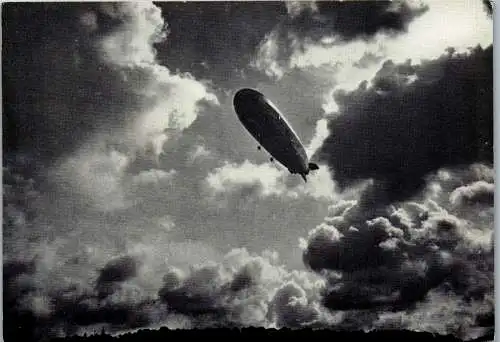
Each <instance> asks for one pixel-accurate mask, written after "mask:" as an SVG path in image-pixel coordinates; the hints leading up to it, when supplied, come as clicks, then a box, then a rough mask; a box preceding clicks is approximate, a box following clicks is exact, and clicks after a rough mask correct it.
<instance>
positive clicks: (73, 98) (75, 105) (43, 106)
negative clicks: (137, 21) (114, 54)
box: [3, 3, 141, 161]
mask: <svg viewBox="0 0 500 342" xmlns="http://www.w3.org/2000/svg"><path fill="white" fill-rule="evenodd" d="M88 13H92V14H93V15H95V16H96V18H97V20H98V26H97V27H96V29H95V30H91V31H89V30H88V29H87V26H85V25H82V24H81V21H80V17H81V16H82V15H84V14H88ZM3 18H4V20H3V28H4V32H5V36H6V37H9V39H7V40H6V43H5V46H4V52H3V53H4V59H3V85H4V88H3V89H4V96H3V103H4V113H5V115H4V121H3V123H4V147H5V148H4V155H7V156H8V155H10V154H11V153H13V154H15V153H16V152H18V151H26V150H27V151H28V152H29V153H30V154H31V155H34V156H36V158H37V159H39V160H40V161H43V160H47V159H48V160H51V161H53V160H54V159H56V158H58V157H60V156H62V155H68V154H70V153H71V152H73V151H74V149H75V148H76V147H78V146H79V144H81V143H82V141H86V140H87V139H88V138H89V136H90V135H91V134H92V133H93V132H96V131H97V130H105V129H111V128H112V127H121V126H123V123H124V122H126V120H127V119H129V118H127V117H126V113H130V112H131V111H132V110H133V109H134V108H136V109H137V108H138V107H139V106H140V105H141V102H140V101H139V98H138V97H137V95H136V94H134V93H133V92H132V91H131V89H130V88H128V87H127V85H126V84H124V83H123V80H122V77H121V75H120V74H119V72H118V71H117V70H113V69H112V68H110V67H109V66H108V65H106V64H105V63H103V61H102V60H101V59H100V57H99V51H98V49H96V43H97V42H98V40H99V39H100V38H101V37H102V36H103V35H105V34H107V33H109V32H110V30H111V29H112V28H113V27H116V25H117V21H113V20H111V19H110V18H109V17H107V16H106V15H105V14H104V13H103V12H102V11H100V8H99V5H96V4H61V5H54V4H45V3H32V4H30V5H29V6H26V5H25V4H16V3H11V4H6V6H4V11H3ZM19 22H22V23H25V24H23V25H18V24H17V23H19ZM13 63H15V64H13ZM18 65H22V68H19V67H16V66H18Z"/></svg>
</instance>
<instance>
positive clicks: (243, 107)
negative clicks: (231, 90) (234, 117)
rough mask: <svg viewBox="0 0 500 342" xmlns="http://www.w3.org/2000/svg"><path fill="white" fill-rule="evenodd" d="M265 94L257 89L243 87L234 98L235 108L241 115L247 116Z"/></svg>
mask: <svg viewBox="0 0 500 342" xmlns="http://www.w3.org/2000/svg"><path fill="white" fill-rule="evenodd" d="M262 96H263V95H262V94H261V93H259V92H258V91H256V90H253V89H250V88H243V89H240V90H238V91H237V92H236V94H235V95H234V99H233V105H234V109H235V110H236V113H237V114H238V116H240V117H245V116H246V115H248V114H249V113H251V112H252V109H255V107H256V105H257V104H258V102H259V99H260V98H261V97H262Z"/></svg>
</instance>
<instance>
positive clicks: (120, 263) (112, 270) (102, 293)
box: [96, 256, 139, 298]
mask: <svg viewBox="0 0 500 342" xmlns="http://www.w3.org/2000/svg"><path fill="white" fill-rule="evenodd" d="M138 266H139V265H138V262H137V260H135V259H134V258H133V257H131V256H124V257H121V258H117V259H114V260H111V261H109V262H108V263H107V264H106V266H104V268H103V269H101V271H100V273H99V277H98V278H97V283H96V289H97V290H98V291H99V297H100V298H104V297H107V296H108V295H110V294H112V293H113V292H114V291H115V290H116V286H117V285H118V284H119V283H121V282H123V281H125V280H127V279H130V278H133V277H135V276H136V275H137V268H138Z"/></svg>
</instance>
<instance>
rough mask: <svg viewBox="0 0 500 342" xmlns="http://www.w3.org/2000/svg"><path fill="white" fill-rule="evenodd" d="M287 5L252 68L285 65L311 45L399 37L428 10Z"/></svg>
mask: <svg viewBox="0 0 500 342" xmlns="http://www.w3.org/2000/svg"><path fill="white" fill-rule="evenodd" d="M288 6H289V7H288V8H289V15H288V16H286V17H285V18H283V19H282V20H280V21H279V22H278V23H277V25H276V27H275V28H274V29H273V31H272V32H270V33H269V34H268V35H267V36H266V39H265V40H263V41H262V43H261V45H260V46H259V57H258V59H257V62H256V66H257V67H258V68H259V69H260V68H262V67H264V68H266V69H268V70H266V72H267V73H269V72H271V73H273V72H275V71H273V69H275V68H276V67H281V66H284V65H288V63H289V58H290V57H291V56H292V55H293V54H294V53H296V52H297V51H304V50H305V49H306V47H307V46H308V45H311V44H314V45H320V46H321V45H324V46H331V45H332V44H346V43H348V42H350V41H352V40H356V39H360V40H365V41H368V40H370V39H373V38H374V37H375V35H376V34H377V33H385V34H388V35H398V34H401V33H403V32H406V31H407V28H408V25H409V23H410V22H412V21H413V20H414V19H415V18H417V17H419V16H421V15H422V14H424V13H425V12H426V11H427V10H428V6H426V5H418V6H413V5H411V4H410V3H408V2H406V1H398V2H394V1H372V2H359V1H318V2H305V3H301V4H300V2H299V4H294V3H289V4H288ZM325 39H326V40H325ZM332 39H333V40H332Z"/></svg>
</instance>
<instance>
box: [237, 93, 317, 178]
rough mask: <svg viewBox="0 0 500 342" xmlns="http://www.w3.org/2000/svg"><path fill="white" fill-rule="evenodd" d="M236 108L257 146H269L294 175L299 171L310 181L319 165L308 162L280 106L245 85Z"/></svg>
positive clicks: (304, 151)
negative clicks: (308, 176)
mask: <svg viewBox="0 0 500 342" xmlns="http://www.w3.org/2000/svg"><path fill="white" fill-rule="evenodd" d="M233 105H234V110H235V112H236V114H237V116H238V119H239V120H240V121H241V123H242V124H243V126H244V127H245V128H246V130H247V131H248V132H249V133H250V134H251V135H252V136H253V137H254V139H255V140H257V141H258V142H259V144H260V145H259V146H258V147H257V148H258V149H259V150H260V149H261V146H262V147H264V148H265V149H266V151H267V152H269V154H270V155H271V156H272V157H271V162H272V161H274V159H276V160H277V161H279V162H280V163H281V164H282V165H283V166H285V167H286V168H287V169H288V171H289V172H290V173H292V174H300V175H301V176H302V179H304V181H305V182H307V177H306V176H307V175H308V174H309V172H310V171H311V170H317V169H318V168H319V167H318V165H317V164H315V163H311V162H309V158H308V156H307V154H306V150H305V149H304V145H302V143H301V141H300V139H299V137H298V135H297V133H295V131H294V130H293V128H292V126H290V124H289V123H288V122H287V120H286V119H285V117H284V116H283V114H281V113H280V111H279V110H278V108H277V107H276V106H275V105H274V104H273V103H272V102H271V101H270V100H269V99H268V98H266V97H265V96H264V95H263V94H262V93H260V92H259V91H257V90H255V89H250V88H243V89H240V90H238V91H237V92H236V94H235V95H234V100H233Z"/></svg>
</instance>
